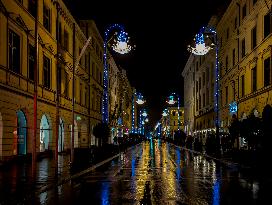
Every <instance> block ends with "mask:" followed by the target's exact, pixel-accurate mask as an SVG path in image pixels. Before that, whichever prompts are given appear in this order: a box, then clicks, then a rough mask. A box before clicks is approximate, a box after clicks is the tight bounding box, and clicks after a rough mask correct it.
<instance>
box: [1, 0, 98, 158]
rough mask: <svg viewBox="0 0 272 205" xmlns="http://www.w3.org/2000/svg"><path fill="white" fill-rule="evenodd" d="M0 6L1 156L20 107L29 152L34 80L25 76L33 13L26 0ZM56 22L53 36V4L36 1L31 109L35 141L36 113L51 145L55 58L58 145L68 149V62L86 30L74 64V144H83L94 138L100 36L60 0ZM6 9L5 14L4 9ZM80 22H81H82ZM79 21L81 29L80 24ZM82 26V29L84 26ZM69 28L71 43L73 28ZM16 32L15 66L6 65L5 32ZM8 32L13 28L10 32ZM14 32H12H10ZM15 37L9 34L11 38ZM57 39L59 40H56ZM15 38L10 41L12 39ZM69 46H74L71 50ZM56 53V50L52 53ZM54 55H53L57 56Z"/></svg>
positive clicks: (7, 0) (12, 143)
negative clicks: (35, 76)
mask: <svg viewBox="0 0 272 205" xmlns="http://www.w3.org/2000/svg"><path fill="white" fill-rule="evenodd" d="M1 2H2V3H3V7H1V11H0V53H1V55H0V96H1V98H0V113H1V118H0V120H1V122H0V158H1V159H2V160H7V159H9V158H12V157H14V156H16V155H17V154H16V147H17V146H18V145H17V139H16V137H18V136H16V135H17V134H16V132H17V130H18V127H17V121H18V117H17V113H18V112H19V111H22V112H23V113H24V116H25V118H26V122H27V125H26V130H27V131H26V133H27V134H26V135H27V138H26V154H27V153H31V152H32V141H33V120H34V119H33V118H34V116H33V107H34V105H33V102H34V101H33V94H34V81H33V79H31V77H30V75H31V69H30V68H31V66H30V61H29V52H30V47H29V45H30V44H31V45H32V46H34V43H35V39H34V31H35V29H34V28H35V19H34V17H33V16H32V15H31V13H30V12H29V10H28V9H29V5H28V1H25V0H24V1H22V2H23V3H22V4H21V3H20V2H19V1H15V0H2V1H1ZM57 2H58V3H59V6H60V10H59V22H60V31H61V32H60V33H61V35H60V37H57V35H56V34H57V32H56V28H57V25H56V22H57V21H56V19H57V5H56V4H53V2H52V1H50V0H44V1H39V9H38V11H39V29H38V33H39V56H38V68H39V72H38V91H37V92H38V104H37V107H38V114H37V125H38V131H37V136H36V139H37V147H36V151H37V152H41V150H40V123H41V119H42V116H43V115H45V116H46V117H47V120H48V123H49V131H48V132H49V145H48V149H49V150H55V147H56V143H55V141H56V140H55V139H56V137H55V136H56V135H55V133H56V85H57V84H56V82H57V79H56V72H57V63H58V65H59V66H60V70H61V71H60V74H61V79H60V80H59V81H58V82H59V83H60V86H61V89H60V92H61V93H60V101H59V117H60V119H61V120H62V121H63V123H64V126H63V128H64V131H63V133H64V150H68V149H70V141H71V124H72V116H71V113H72V71H73V62H74V60H76V59H78V57H79V54H80V52H81V50H82V48H83V46H84V45H85V43H86V40H87V37H89V36H92V37H93V38H92V41H91V44H90V45H89V46H88V47H87V49H86V51H85V52H84V55H83V57H82V58H81V60H80V62H79V65H78V66H77V68H76V70H75V81H74V82H75V85H74V89H75V106H74V109H75V121H74V124H75V138H76V139H75V142H74V144H75V147H88V146H89V145H91V144H95V141H96V140H95V138H94V136H93V134H92V129H93V127H94V126H95V125H96V124H97V123H98V122H100V121H101V119H102V116H101V109H102V107H101V106H102V94H103V88H102V83H103V58H102V57H103V41H102V38H101V36H100V34H99V32H98V30H97V28H96V26H95V23H94V22H93V21H87V22H82V23H80V26H81V27H79V25H78V24H77V23H76V21H75V20H74V18H73V17H72V15H71V14H70V12H69V11H68V9H67V8H66V6H65V5H64V3H63V2H62V1H60V0H59V1H57ZM44 5H45V6H46V8H48V9H49V14H50V15H49V16H50V29H49V31H48V30H47V29H46V28H45V26H44V22H43V19H44V13H43V11H44ZM5 11H7V12H9V13H10V14H9V15H7V13H6V12H5ZM84 26H85V27H84ZM83 27H84V28H85V29H83ZM86 28H88V29H86ZM74 29H75V43H73V30H74ZM10 32H11V33H12V35H15V36H17V35H18V36H19V39H20V43H19V44H18V45H19V48H20V53H19V56H20V61H19V64H18V65H19V67H20V68H19V69H18V70H16V69H17V68H16V66H15V67H14V69H15V70H14V69H13V68H11V67H10V66H9V59H10V56H9V55H8V54H9V52H8V51H9V49H10V48H9V45H10V43H9V42H10V41H11V34H10ZM13 33H14V34H13ZM16 38H17V37H16ZM16 38H15V39H16ZM57 42H59V44H58V43H57ZM15 43H16V42H15ZM73 47H75V52H74V51H73ZM57 53H58V54H59V55H56V54H57ZM44 56H46V57H47V58H48V59H49V65H50V75H48V76H49V79H50V83H49V86H46V85H45V82H44V79H45V78H44V76H45V71H44V67H45V65H46V61H45V60H44ZM57 56H59V59H58V60H57V58H56V57H57Z"/></svg>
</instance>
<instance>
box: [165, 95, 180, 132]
mask: <svg viewBox="0 0 272 205" xmlns="http://www.w3.org/2000/svg"><path fill="white" fill-rule="evenodd" d="M175 97H176V98H177V100H175ZM168 99H169V100H168V101H166V102H167V103H168V104H169V105H174V104H175V103H176V102H177V104H178V132H179V130H180V115H179V109H180V97H179V95H178V94H176V93H172V94H171V95H170V96H169V97H168Z"/></svg>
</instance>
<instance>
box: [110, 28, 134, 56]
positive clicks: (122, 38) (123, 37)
mask: <svg viewBox="0 0 272 205" xmlns="http://www.w3.org/2000/svg"><path fill="white" fill-rule="evenodd" d="M129 39H130V38H129V37H128V34H127V33H126V32H125V31H120V32H119V33H117V39H115V40H114V43H113V45H112V49H113V50H114V51H115V52H117V53H120V54H126V53H128V52H130V51H131V49H132V46H131V45H129Z"/></svg>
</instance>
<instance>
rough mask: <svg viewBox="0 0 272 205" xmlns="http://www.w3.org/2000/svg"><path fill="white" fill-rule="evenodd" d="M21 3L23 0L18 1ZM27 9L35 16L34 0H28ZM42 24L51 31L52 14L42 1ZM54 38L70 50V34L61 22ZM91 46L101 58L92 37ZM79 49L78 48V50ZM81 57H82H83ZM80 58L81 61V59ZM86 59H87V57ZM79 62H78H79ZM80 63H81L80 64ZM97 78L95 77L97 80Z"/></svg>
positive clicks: (57, 26)
mask: <svg viewBox="0 0 272 205" xmlns="http://www.w3.org/2000/svg"><path fill="white" fill-rule="evenodd" d="M19 2H20V3H21V4H23V1H22V0H21V1H19ZM28 11H29V13H30V14H31V15H32V16H33V17H36V0H28ZM43 26H44V28H45V29H46V30H47V31H48V32H49V33H52V28H51V27H52V14H51V9H50V8H49V7H48V6H47V5H46V4H45V3H44V4H43ZM87 35H88V34H87ZM56 39H57V40H58V41H59V42H60V45H61V46H62V47H63V48H64V49H65V50H66V51H67V52H70V48H69V42H70V35H69V32H68V30H67V29H65V28H64V29H63V28H62V24H61V22H56ZM91 46H92V47H93V48H94V49H95V51H96V54H97V56H98V57H99V59H101V60H102V51H101V50H100V49H99V46H98V45H97V43H96V42H95V41H94V39H92V41H91ZM80 51H81V49H79V52H80ZM83 58H84V57H83ZM83 58H82V59H83ZM82 59H81V61H80V62H81V63H82V61H83V60H82ZM87 61H88V59H87ZM81 63H80V64H81ZM81 65H82V64H81ZM88 68H89V66H87V65H86V64H85V69H88ZM98 79H99V78H97V80H98Z"/></svg>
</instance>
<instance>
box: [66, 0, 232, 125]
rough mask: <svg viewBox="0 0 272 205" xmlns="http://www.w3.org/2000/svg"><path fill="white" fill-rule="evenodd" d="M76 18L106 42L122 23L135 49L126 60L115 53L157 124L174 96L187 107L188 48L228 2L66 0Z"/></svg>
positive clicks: (116, 59)
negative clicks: (91, 23) (91, 25)
mask: <svg viewBox="0 0 272 205" xmlns="http://www.w3.org/2000/svg"><path fill="white" fill-rule="evenodd" d="M65 2H66V5H67V6H68V8H69V10H70V11H71V12H72V14H73V15H74V16H75V18H76V19H93V20H95V22H96V25H97V27H98V29H99V31H100V34H101V35H102V37H103V34H104V31H105V29H106V27H107V26H108V25H110V24H113V23H118V24H123V25H124V26H125V30H126V31H127V33H128V35H129V36H130V37H131V40H132V42H133V43H134V44H135V45H136V49H135V50H134V51H133V52H131V53H129V54H126V55H122V56H121V55H120V54H115V53H114V52H112V54H113V56H114V58H115V61H116V63H117V64H118V65H121V66H122V67H123V68H124V69H125V70H126V71H127V75H128V79H129V81H130V83H131V85H132V86H133V87H135V88H136V89H137V91H139V92H141V93H142V94H143V95H144V97H145V98H146V100H147V104H146V106H147V111H148V113H150V122H151V124H152V125H154V124H155V123H156V122H157V121H158V120H159V119H160V117H161V113H162V110H163V109H164V108H165V107H166V106H167V105H166V103H165V100H166V98H167V96H169V95H170V94H171V93H172V92H176V93H179V95H180V96H181V104H182V105H183V93H184V90H183V78H182V76H181V73H182V70H183V68H184V66H185V64H186V61H187V59H188V57H189V53H188V51H187V45H188V44H190V43H191V42H192V39H193V37H194V35H195V34H196V33H197V32H198V31H199V29H200V27H202V26H205V25H207V23H208V21H209V19H210V17H211V15H212V14H216V13H218V12H220V11H221V10H222V9H223V8H225V7H226V5H228V3H229V2H230V1H229V0H180V1H147V0H146V1H125V2H124V1H98V0H96V1H92V0H76V1H75V0H66V1H65Z"/></svg>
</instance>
